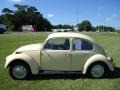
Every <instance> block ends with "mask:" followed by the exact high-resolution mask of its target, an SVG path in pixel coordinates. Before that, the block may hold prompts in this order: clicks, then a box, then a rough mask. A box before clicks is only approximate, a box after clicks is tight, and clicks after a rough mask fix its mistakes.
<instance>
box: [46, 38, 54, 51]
mask: <svg viewBox="0 0 120 90" xmlns="http://www.w3.org/2000/svg"><path fill="white" fill-rule="evenodd" d="M52 45H53V39H50V40H48V41H47V43H46V44H45V47H44V49H52Z"/></svg>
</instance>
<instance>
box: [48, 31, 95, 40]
mask: <svg viewBox="0 0 120 90" xmlns="http://www.w3.org/2000/svg"><path fill="white" fill-rule="evenodd" d="M57 37H66V38H67V37H68V38H82V39H86V40H89V41H92V42H94V40H93V39H92V38H90V37H89V36H87V35H84V34H81V33H75V32H57V33H52V34H49V36H48V39H49V38H57Z"/></svg>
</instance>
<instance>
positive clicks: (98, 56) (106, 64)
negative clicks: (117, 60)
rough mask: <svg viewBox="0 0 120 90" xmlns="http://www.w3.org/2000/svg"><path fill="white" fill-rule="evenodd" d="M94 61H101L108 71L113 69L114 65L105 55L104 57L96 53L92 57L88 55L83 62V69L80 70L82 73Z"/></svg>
mask: <svg viewBox="0 0 120 90" xmlns="http://www.w3.org/2000/svg"><path fill="white" fill-rule="evenodd" d="M94 63H102V64H104V65H105V66H107V68H108V69H109V70H110V71H114V67H113V65H112V64H111V63H110V62H109V61H108V59H107V57H105V56H104V55H101V54H96V55H94V56H92V57H90V58H89V59H88V60H87V61H86V63H85V64H84V67H83V70H82V73H83V74H86V73H87V71H88V69H89V67H90V66H91V65H92V64H94Z"/></svg>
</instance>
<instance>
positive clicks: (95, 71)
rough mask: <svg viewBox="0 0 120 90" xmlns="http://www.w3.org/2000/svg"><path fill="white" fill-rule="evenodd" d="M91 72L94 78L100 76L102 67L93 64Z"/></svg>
mask: <svg viewBox="0 0 120 90" xmlns="http://www.w3.org/2000/svg"><path fill="white" fill-rule="evenodd" d="M91 74H92V76H93V77H95V78H99V77H102V76H103V74H104V67H103V66H102V65H94V66H93V67H92V69H91Z"/></svg>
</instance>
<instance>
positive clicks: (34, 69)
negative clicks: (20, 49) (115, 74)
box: [5, 54, 39, 74]
mask: <svg viewBox="0 0 120 90" xmlns="http://www.w3.org/2000/svg"><path fill="white" fill-rule="evenodd" d="M14 62H24V63H26V64H27V65H28V66H29V67H30V70H31V73H32V74H38V72H39V64H38V63H37V62H36V61H35V60H33V58H32V57H30V56H29V55H26V54H16V55H10V56H8V57H7V58H6V63H5V68H7V67H9V66H10V65H11V64H12V63H14Z"/></svg>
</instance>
